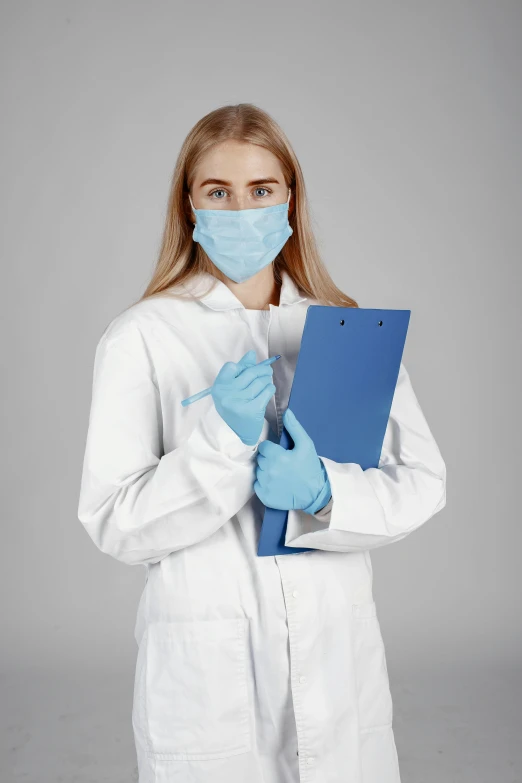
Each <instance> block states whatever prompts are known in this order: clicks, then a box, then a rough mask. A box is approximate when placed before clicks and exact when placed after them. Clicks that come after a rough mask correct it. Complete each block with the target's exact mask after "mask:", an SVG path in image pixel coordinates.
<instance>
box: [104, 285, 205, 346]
mask: <svg viewBox="0 0 522 783" xmlns="http://www.w3.org/2000/svg"><path fill="white" fill-rule="evenodd" d="M197 314H201V308H198V307H197V302H196V301H194V300H193V299H188V298H183V297H182V295H180V296H178V295H177V292H175V293H174V295H171V294H160V295H158V296H151V297H147V299H142V300H140V301H139V302H135V303H134V304H132V305H130V306H129V307H126V308H125V310H122V311H120V312H119V313H117V314H116V315H115V316H114V317H113V318H112V319H111V320H110V321H109V322H108V324H107V325H106V326H105V328H104V329H103V331H102V332H101V334H100V335H99V338H98V347H99V348H100V347H103V348H107V349H108V348H109V347H111V346H112V345H116V344H120V343H132V342H135V341H137V340H140V341H142V342H143V343H147V342H148V341H149V340H150V339H152V337H153V335H154V332H155V330H156V329H157V327H158V325H160V324H164V323H168V324H169V326H170V327H171V328H173V329H176V328H179V329H180V330H182V329H183V328H184V327H185V328H186V327H187V326H188V325H189V323H190V322H191V321H194V319H195V318H196V317H197Z"/></svg>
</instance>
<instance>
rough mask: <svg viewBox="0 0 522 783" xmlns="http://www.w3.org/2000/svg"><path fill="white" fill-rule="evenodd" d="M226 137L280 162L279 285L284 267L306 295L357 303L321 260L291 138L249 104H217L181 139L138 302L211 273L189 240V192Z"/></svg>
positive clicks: (348, 304)
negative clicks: (284, 211)
mask: <svg viewBox="0 0 522 783" xmlns="http://www.w3.org/2000/svg"><path fill="white" fill-rule="evenodd" d="M227 139H235V140H237V141H243V142H249V143H250V144H258V145H259V146H261V147H264V148H265V149H267V150H269V151H270V152H272V153H273V154H274V155H275V156H276V157H277V158H278V160H279V162H280V164H281V167H282V170H283V174H284V177H285V181H286V184H287V187H290V188H291V189H292V195H293V198H294V210H293V212H292V214H291V215H290V217H289V222H290V225H291V226H292V229H293V234H292V235H291V236H290V237H289V239H288V240H287V242H286V243H285V245H284V247H283V248H282V250H281V251H280V253H279V254H278V256H277V257H276V258H275V259H274V262H273V263H274V277H275V280H276V282H278V283H279V284H281V272H282V270H283V269H284V270H286V271H287V272H288V274H289V275H290V277H291V278H292V279H293V281H294V283H295V284H296V286H297V287H298V288H299V289H300V290H301V291H302V292H303V293H304V295H305V296H308V297H311V298H313V299H316V300H318V301H319V302H320V303H321V304H327V305H333V306H337V307H358V304H357V302H356V301H355V300H354V299H351V298H350V297H349V296H347V295H346V294H344V293H343V292H342V291H341V290H340V289H339V288H337V286H336V285H335V283H334V282H333V280H332V279H331V277H330V275H329V273H328V270H327V269H326V267H325V266H324V264H323V262H322V260H321V257H320V254H319V251H318V248H317V244H316V241H315V237H314V234H313V231H312V227H311V221H310V216H309V212H308V204H307V199H306V190H305V183H304V178H303V174H302V171H301V167H300V165H299V161H298V160H297V158H296V156H295V153H294V151H293V150H292V147H291V145H290V142H289V141H288V139H287V138H286V136H285V134H284V133H283V131H282V129H281V128H280V127H279V125H277V123H276V122H275V121H274V120H273V119H272V117H271V116H270V115H269V114H268V113H267V112H265V111H263V110H262V109H259V108H258V107H257V106H254V105H253V104H251V103H238V104H236V105H232V106H222V107H220V108H219V109H215V110H214V111H211V112H209V114H206V115H205V116H204V117H202V118H201V119H200V120H199V122H197V123H196V125H194V127H193V128H192V130H191V131H190V132H189V134H188V135H187V137H186V138H185V141H184V142H183V145H182V147H181V150H180V153H179V155H178V159H177V161H176V166H175V169H174V173H173V175H172V183H171V188H170V194H169V200H168V207H167V217H166V221H165V228H164V231H163V238H162V242H161V248H160V252H159V258H158V260H157V263H156V267H155V270H154V273H153V276H152V279H151V281H150V283H149V284H148V286H147V288H146V290H145V292H144V294H143V296H142V297H141V298H140V299H139V300H138V301H142V300H143V299H146V298H148V297H151V296H157V295H159V294H162V295H165V294H167V295H174V294H173V292H172V291H171V289H172V288H173V286H176V285H179V284H181V283H183V282H186V281H188V280H189V279H190V278H191V277H193V276H195V275H196V274H198V273H199V272H208V273H210V274H211V275H214V276H215V267H214V265H213V264H212V263H211V261H210V259H209V258H208V256H207V254H206V253H205V251H204V250H203V249H202V248H201V246H200V245H199V244H198V243H197V242H194V240H193V239H192V232H193V228H194V227H193V224H192V220H191V209H190V202H189V199H188V196H189V190H190V188H191V187H192V183H193V180H194V172H195V169H196V166H197V164H198V162H199V161H200V159H201V157H202V156H203V155H204V154H205V153H206V152H207V150H209V149H210V148H211V147H212V146H214V145H215V144H219V143H220V142H223V141H225V140H227ZM218 279H219V278H218ZM213 286H214V284H212V287H213ZM206 293H208V292H206Z"/></svg>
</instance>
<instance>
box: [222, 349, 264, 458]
mask: <svg viewBox="0 0 522 783" xmlns="http://www.w3.org/2000/svg"><path fill="white" fill-rule="evenodd" d="M273 375H274V371H273V369H272V365H271V364H264V365H261V366H258V365H257V364H256V352H255V350H253V349H252V350H250V351H247V352H246V354H245V355H244V356H242V357H241V359H240V360H239V361H238V362H225V364H224V365H223V367H222V368H221V370H220V371H219V373H218V374H217V376H216V380H215V381H214V383H213V386H212V399H213V400H214V405H215V406H216V410H217V412H218V413H219V415H220V416H221V418H222V419H224V420H225V421H226V423H227V424H228V426H229V427H230V428H231V429H232V430H234V432H235V433H236V435H238V436H239V437H240V438H241V440H242V441H243V443H245V444H246V445H248V446H253V445H254V444H255V443H257V440H258V438H259V436H260V434H261V430H262V429H263V423H264V418H265V410H266V406H267V405H268V402H269V400H270V398H271V397H272V396H273V394H274V392H275V390H276V387H275V386H274V384H273V383H272V378H273Z"/></svg>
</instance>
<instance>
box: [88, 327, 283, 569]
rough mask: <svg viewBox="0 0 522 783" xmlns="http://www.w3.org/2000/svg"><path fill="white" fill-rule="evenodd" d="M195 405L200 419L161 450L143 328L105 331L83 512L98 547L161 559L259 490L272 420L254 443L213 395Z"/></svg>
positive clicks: (123, 557) (97, 363)
mask: <svg viewBox="0 0 522 783" xmlns="http://www.w3.org/2000/svg"><path fill="white" fill-rule="evenodd" d="M106 332H107V330H106ZM193 404H194V405H198V406H199V407H200V409H201V411H202V413H201V417H200V418H199V419H198V420H197V423H196V425H195V426H194V427H193V429H192V430H191V431H190V432H189V434H188V436H187V437H186V438H185V439H184V440H183V441H182V442H181V443H180V444H179V446H178V447H177V448H175V449H174V450H173V451H170V452H168V453H167V454H163V445H162V444H163V437H162V415H161V403H160V394H159V390H158V386H157V383H156V378H155V373H154V369H153V367H152V364H151V361H150V358H149V354H148V351H147V347H146V344H145V343H144V341H143V337H142V335H141V332H140V330H139V328H138V327H137V326H136V325H135V324H134V323H131V324H127V325H126V327H125V329H124V330H120V332H119V333H118V334H117V336H115V337H112V338H111V339H109V338H108V337H107V336H106V333H104V335H102V337H101V339H100V341H99V343H98V346H97V348H96V354H95V360H94V372H93V385H92V402H91V410H90V416H89V426H88V432H87V441H86V448H85V456H84V461H83V472H82V479H81V489H80V498H79V505H78V518H79V520H80V521H81V523H82V524H83V526H84V527H85V529H86V531H87V533H88V534H89V535H90V537H91V538H92V540H93V541H94V543H95V544H96V546H97V547H98V548H99V549H100V550H101V551H102V552H105V553H106V554H108V555H111V556H112V557H114V558H115V559H116V560H120V561H122V562H124V563H127V564H129V565H136V564H152V563H157V562H158V561H159V560H161V559H162V558H164V557H166V556H167V555H168V554H170V553H171V552H175V551H177V550H179V549H182V548H183V547H187V546H190V545H191V544H196V543H198V542H199V541H201V540H203V539H205V538H207V537H208V536H211V535H212V534H213V533H214V532H216V530H218V528H220V527H221V526H222V525H223V524H224V523H225V522H227V520H229V519H230V518H231V517H233V516H234V514H236V513H237V512H238V511H239V509H240V508H242V506H243V505H244V504H245V503H247V501H248V500H249V499H250V497H251V496H252V495H253V493H254V488H253V487H254V481H255V468H256V452H257V446H258V445H259V443H260V441H261V440H265V439H266V437H267V435H268V422H267V421H266V419H265V422H264V425H263V429H262V432H261V435H260V437H259V440H258V441H257V443H256V444H255V445H253V446H252V445H249V446H247V445H245V444H244V443H243V442H242V440H241V439H240V438H239V437H238V435H236V433H235V432H234V431H233V430H232V429H231V428H230V427H229V426H228V424H227V423H226V422H225V421H224V420H223V419H222V418H221V416H220V415H219V413H218V412H217V410H216V408H215V406H214V403H213V400H212V398H211V397H210V396H209V397H207V398H204V399H202V400H199V401H198V402H196V403H193Z"/></svg>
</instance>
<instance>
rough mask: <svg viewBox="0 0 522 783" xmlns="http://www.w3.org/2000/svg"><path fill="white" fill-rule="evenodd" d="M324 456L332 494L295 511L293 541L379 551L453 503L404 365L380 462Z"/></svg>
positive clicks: (290, 525) (289, 538) (289, 537)
mask: <svg viewBox="0 0 522 783" xmlns="http://www.w3.org/2000/svg"><path fill="white" fill-rule="evenodd" d="M318 456H319V457H320V458H321V460H322V462H323V464H324V466H325V468H326V472H327V474H328V478H329V479H330V485H331V490H332V498H331V500H330V502H329V503H328V504H327V505H326V506H325V508H324V509H322V510H321V511H320V512H318V513H316V514H307V513H305V512H304V511H301V510H290V511H289V512H288V522H287V528H286V535H285V543H286V545H287V546H294V547H311V548H313V549H325V550H332V551H339V552H355V551H360V550H363V549H375V548H376V547H379V546H384V545H386V544H391V543H393V542H394V541H400V540H401V539H402V538H404V537H405V536H407V535H408V534H409V533H411V532H413V531H414V530H416V529H417V528H418V527H420V526H421V525H422V524H423V523H424V522H426V521H427V520H428V519H430V517H432V516H433V515H434V514H436V513H437V512H438V511H440V510H441V509H442V508H444V506H445V505H446V466H445V463H444V461H443V459H442V456H441V453H440V451H439V448H438V446H437V444H436V442H435V440H434V438H433V435H432V433H431V431H430V429H429V427H428V424H427V422H426V419H425V418H424V415H423V413H422V410H421V408H420V405H419V402H418V400H417V397H416V395H415V392H414V391H413V388H412V385H411V381H410V378H409V374H408V372H407V370H406V368H405V367H404V365H403V364H402V362H401V365H400V369H399V375H398V378H397V385H396V387H395V393H394V396H393V401H392V405H391V409H390V416H389V419H388V423H387V426H386V432H385V436H384V440H383V447H382V451H381V457H380V460H379V465H378V467H377V468H367V469H366V470H363V469H362V468H361V466H360V465H358V464H357V463H353V462H335V461H334V460H332V459H328V458H327V457H324V456H322V455H321V454H319V455H318Z"/></svg>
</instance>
